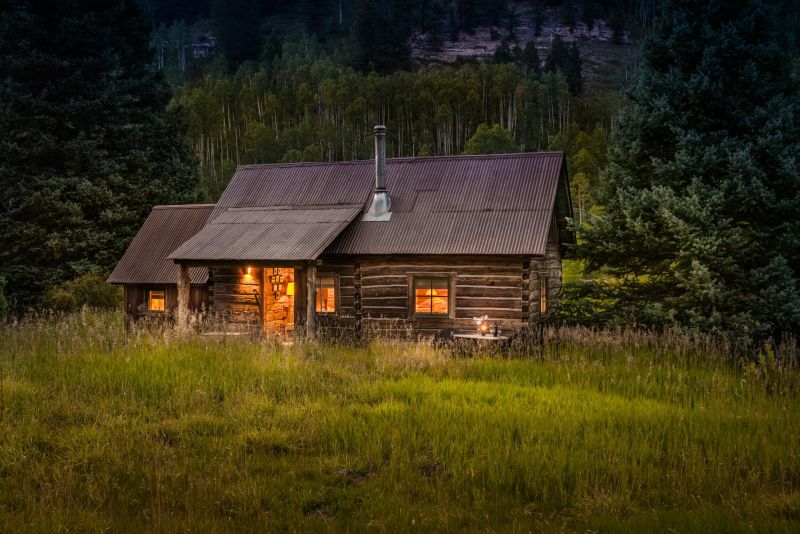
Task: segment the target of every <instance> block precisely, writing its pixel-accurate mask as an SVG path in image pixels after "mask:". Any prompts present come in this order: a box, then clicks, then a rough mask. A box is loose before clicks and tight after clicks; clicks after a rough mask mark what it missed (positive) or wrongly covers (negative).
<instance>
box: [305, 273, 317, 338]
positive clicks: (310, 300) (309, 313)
mask: <svg viewBox="0 0 800 534" xmlns="http://www.w3.org/2000/svg"><path fill="white" fill-rule="evenodd" d="M316 336H317V266H316V265H314V264H313V263H312V264H311V265H309V266H308V267H306V337H307V338H308V339H314V338H315V337H316Z"/></svg>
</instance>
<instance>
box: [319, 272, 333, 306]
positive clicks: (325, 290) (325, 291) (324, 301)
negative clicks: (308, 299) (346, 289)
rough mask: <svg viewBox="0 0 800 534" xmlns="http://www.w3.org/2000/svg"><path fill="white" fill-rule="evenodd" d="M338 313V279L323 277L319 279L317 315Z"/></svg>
mask: <svg viewBox="0 0 800 534" xmlns="http://www.w3.org/2000/svg"><path fill="white" fill-rule="evenodd" d="M335 312H336V278H334V277H333V276H322V277H319V278H317V313H335Z"/></svg>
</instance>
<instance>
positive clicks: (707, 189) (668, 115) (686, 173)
mask: <svg viewBox="0 0 800 534" xmlns="http://www.w3.org/2000/svg"><path fill="white" fill-rule="evenodd" d="M778 26H779V25H778V20H777V14H776V11H775V10H774V9H773V8H772V7H770V6H769V5H767V4H766V3H764V2H762V1H761V0H724V1H722V0H710V1H706V2H695V1H693V0H669V1H667V2H666V3H665V5H664V11H663V14H662V16H661V17H660V19H659V23H658V24H657V26H656V28H655V32H654V34H653V36H652V37H651V38H650V39H649V40H648V41H647V42H646V44H645V46H644V50H643V65H642V69H641V73H640V76H639V78H638V81H637V82H636V83H635V85H634V87H633V88H632V90H631V91H630V94H629V104H628V105H627V108H626V109H625V110H624V111H623V114H622V117H621V119H620V121H619V125H618V128H617V130H616V133H615V135H614V143H613V149H612V151H611V156H610V157H611V161H610V166H609V170H608V173H607V176H606V181H605V187H604V190H603V192H602V194H601V198H600V201H601V203H602V204H603V205H604V212H603V214H602V215H601V216H599V217H597V218H595V219H594V220H593V221H592V227H591V228H589V229H587V230H586V232H585V234H584V236H583V237H584V239H585V242H584V245H583V246H582V247H581V248H580V249H579V252H580V255H581V257H583V258H584V259H585V260H586V261H587V262H588V266H589V268H591V269H598V268H601V267H605V268H606V269H607V270H608V272H610V273H611V274H613V275H615V276H617V277H618V278H619V279H620V281H621V282H620V284H619V285H618V286H617V287H615V288H612V289H614V290H613V291H612V295H613V297H614V298H615V299H616V301H615V302H616V311H617V312H618V313H621V314H625V315H627V316H629V317H632V318H634V319H635V320H641V321H646V322H650V323H652V322H656V323H665V322H677V323H680V324H685V325H691V326H694V327H698V328H701V329H704V330H716V331H722V332H727V333H730V334H741V335H753V334H755V335H756V336H766V335H780V334H782V333H783V332H786V331H790V330H794V331H795V332H797V331H798V327H800V285H798V278H799V275H800V272H799V269H800V217H798V213H800V193H799V192H800V168H798V164H799V163H800V95H799V94H798V86H797V82H796V80H795V79H794V78H793V77H792V75H791V72H790V69H791V64H792V62H791V57H790V47H789V46H788V44H787V43H786V42H785V41H784V40H783V38H782V35H783V34H782V33H781V32H780V31H779V29H778Z"/></svg>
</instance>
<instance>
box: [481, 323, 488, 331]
mask: <svg viewBox="0 0 800 534" xmlns="http://www.w3.org/2000/svg"><path fill="white" fill-rule="evenodd" d="M488 331H489V325H488V324H486V323H481V332H488Z"/></svg>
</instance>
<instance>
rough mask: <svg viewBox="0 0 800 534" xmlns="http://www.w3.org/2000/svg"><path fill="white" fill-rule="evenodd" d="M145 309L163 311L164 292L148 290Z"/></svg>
mask: <svg viewBox="0 0 800 534" xmlns="http://www.w3.org/2000/svg"><path fill="white" fill-rule="evenodd" d="M147 309H148V310H151V311H164V292H163V291H150V292H149V297H148V300H147Z"/></svg>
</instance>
